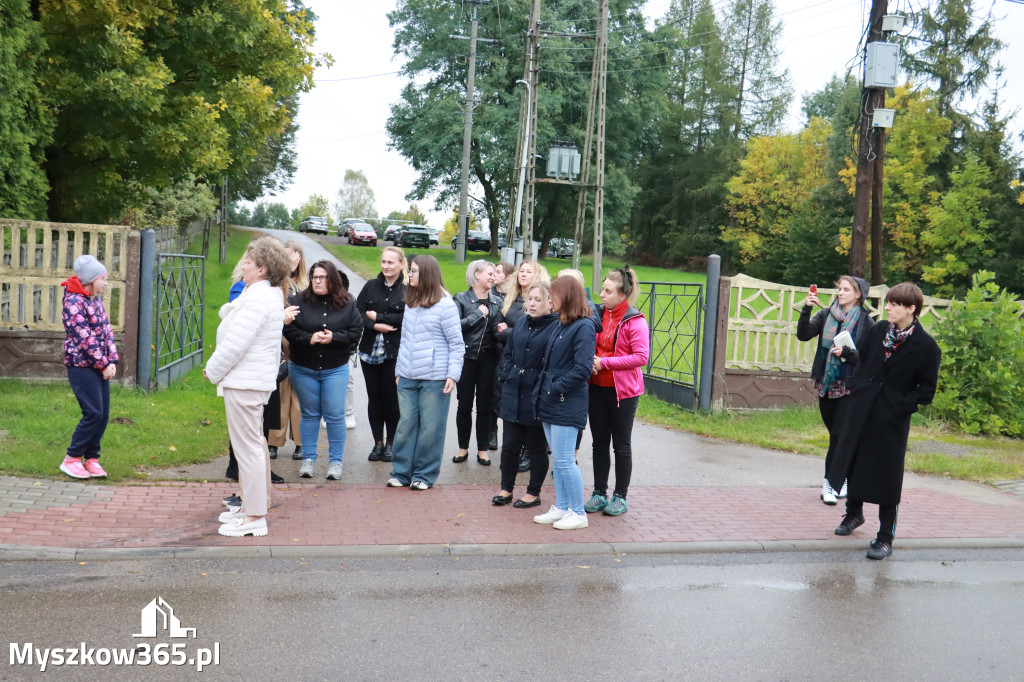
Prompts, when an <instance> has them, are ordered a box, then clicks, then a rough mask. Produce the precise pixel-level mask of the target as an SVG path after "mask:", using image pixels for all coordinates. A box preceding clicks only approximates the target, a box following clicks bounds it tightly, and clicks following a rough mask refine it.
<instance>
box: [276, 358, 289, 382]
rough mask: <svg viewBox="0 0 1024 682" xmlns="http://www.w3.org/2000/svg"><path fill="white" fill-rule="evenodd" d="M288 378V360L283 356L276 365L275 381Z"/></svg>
mask: <svg viewBox="0 0 1024 682" xmlns="http://www.w3.org/2000/svg"><path fill="white" fill-rule="evenodd" d="M287 378H288V361H287V360H285V359H284V358H283V357H282V358H281V364H280V365H278V366H277V383H281V382H282V381H284V380H285V379H287Z"/></svg>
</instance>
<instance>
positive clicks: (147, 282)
mask: <svg viewBox="0 0 1024 682" xmlns="http://www.w3.org/2000/svg"><path fill="white" fill-rule="evenodd" d="M141 236H142V240H141V245H140V247H139V334H138V340H139V345H138V357H137V358H136V361H135V385H136V386H139V387H140V388H141V389H142V390H143V391H149V389H150V388H151V387H152V384H151V383H150V382H151V381H152V377H153V274H154V273H153V268H154V266H155V264H156V232H154V231H153V230H143V231H142V235H141Z"/></svg>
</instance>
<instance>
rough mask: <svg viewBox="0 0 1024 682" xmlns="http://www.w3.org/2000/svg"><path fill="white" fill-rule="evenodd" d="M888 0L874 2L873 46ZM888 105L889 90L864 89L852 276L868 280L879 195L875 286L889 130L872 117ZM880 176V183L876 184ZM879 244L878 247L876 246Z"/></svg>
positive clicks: (879, 31) (878, 36)
mask: <svg viewBox="0 0 1024 682" xmlns="http://www.w3.org/2000/svg"><path fill="white" fill-rule="evenodd" d="M887 5H888V2H887V0H872V2H871V15H870V18H869V20H868V22H869V23H868V25H869V31H868V39H867V42H869V43H873V42H877V41H879V40H881V39H882V17H883V16H884V15H885V12H886V8H887ZM884 102H885V88H867V87H866V88H864V94H863V96H862V97H861V108H860V139H859V143H858V146H857V180H856V184H855V185H854V198H853V234H852V238H851V242H850V274H851V275H854V276H855V277H864V275H865V274H866V272H867V253H868V235H869V232H874V229H872V227H873V226H869V214H870V211H871V206H872V195H874V194H875V193H876V190H877V196H875V199H874V201H875V203H876V204H877V210H876V211H875V214H876V216H877V218H875V220H877V223H878V224H877V232H878V234H877V237H875V236H873V238H872V245H873V255H874V252H875V251H876V250H877V254H878V257H877V261H878V262H877V263H875V260H876V258H874V257H873V258H872V263H871V266H872V267H871V271H872V277H871V278H872V283H873V284H879V283H880V282H879V281H875V273H876V272H877V275H878V279H879V280H880V279H881V253H882V250H881V249H882V236H881V232H882V150H883V145H884V142H885V129H884V128H875V127H874V126H873V125H872V121H871V118H872V114H873V113H874V111H875V109H877V108H879V107H881V106H882V104H884ZM875 175H878V180H877V181H876V180H875ZM876 242H877V245H875V244H876Z"/></svg>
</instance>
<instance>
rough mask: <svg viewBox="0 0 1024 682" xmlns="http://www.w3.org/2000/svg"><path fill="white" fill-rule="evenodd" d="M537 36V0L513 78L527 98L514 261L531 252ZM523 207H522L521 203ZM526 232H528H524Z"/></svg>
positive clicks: (513, 224) (511, 222)
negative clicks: (519, 74) (519, 65)
mask: <svg viewBox="0 0 1024 682" xmlns="http://www.w3.org/2000/svg"><path fill="white" fill-rule="evenodd" d="M539 37H540V0H533V3H532V5H531V7H530V23H529V28H528V29H527V31H526V55H525V62H526V66H524V67H523V77H522V78H521V79H519V80H518V81H516V83H517V84H519V85H523V86H525V87H526V91H527V93H528V96H527V97H524V98H523V99H521V100H520V102H521V103H520V105H519V129H518V130H519V132H518V135H517V136H516V161H515V166H514V168H515V170H516V175H517V176H518V177H519V178H520V180H519V186H518V189H517V191H516V194H515V197H516V201H515V208H514V209H513V210H512V211H510V212H509V216H508V228H507V232H508V243H509V245H512V246H514V245H515V240H516V239H517V238H522V240H523V242H522V247H521V249H519V250H517V251H516V257H515V264H516V265H518V264H519V263H521V262H522V261H523V260H531V259H533V257H534V253H533V178H534V177H535V173H534V175H531V174H530V170H531V168H532V167H533V159H534V157H535V156H536V154H535V152H536V148H537V133H536V130H537V125H536V124H537V99H538V97H539V95H540V93H539V92H537V89H536V84H537V78H536V76H537V69H536V68H535V66H534V64H535V61H536V57H537V52H536V49H537V45H538V39H539ZM524 199H525V204H526V210H525V211H524V210H523V204H524ZM527 232H529V234H527Z"/></svg>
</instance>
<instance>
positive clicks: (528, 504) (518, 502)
mask: <svg viewBox="0 0 1024 682" xmlns="http://www.w3.org/2000/svg"><path fill="white" fill-rule="evenodd" d="M512 506H513V507H515V508H516V509H529V508H530V507H539V506H540V497H538V498H537V499H536V500H534V501H533V502H523V498H521V497H520V498H519V499H518V500H516V501H515V502H513V503H512Z"/></svg>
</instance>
